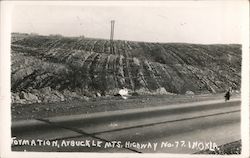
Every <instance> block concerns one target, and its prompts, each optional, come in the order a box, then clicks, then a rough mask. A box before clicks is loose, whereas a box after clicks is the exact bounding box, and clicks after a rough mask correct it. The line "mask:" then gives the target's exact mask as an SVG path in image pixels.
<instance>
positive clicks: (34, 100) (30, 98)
mask: <svg viewBox="0 0 250 158" xmlns="http://www.w3.org/2000/svg"><path fill="white" fill-rule="evenodd" d="M19 97H20V99H23V100H25V101H27V103H37V102H39V101H40V100H39V99H38V97H37V96H36V95H34V94H32V93H29V92H28V93H26V92H24V91H22V92H21V93H20V94H19Z"/></svg>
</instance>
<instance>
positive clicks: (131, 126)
mask: <svg viewBox="0 0 250 158" xmlns="http://www.w3.org/2000/svg"><path fill="white" fill-rule="evenodd" d="M240 133H241V132H240V100H239V99H234V100H231V101H229V102H224V101H223V100H213V101H204V102H195V103H186V104H178V105H167V106H163V107H151V108H144V109H130V110H122V111H113V112H101V113H95V114H87V115H74V116H63V117H54V118H37V119H36V120H29V121H18V122H13V123H12V137H13V138H12V139H13V141H12V145H13V146H12V150H14V151H24V150H25V151H47V152H50V151H67V152H72V151H77V152H122V153H123V152H125V153H127V152H133V153H135V152H136V153H156V152H158V153H196V152H199V151H200V150H204V149H209V150H213V149H215V148H216V147H217V146H219V145H222V144H225V143H229V142H233V141H236V140H239V139H240V138H241V137H240Z"/></svg>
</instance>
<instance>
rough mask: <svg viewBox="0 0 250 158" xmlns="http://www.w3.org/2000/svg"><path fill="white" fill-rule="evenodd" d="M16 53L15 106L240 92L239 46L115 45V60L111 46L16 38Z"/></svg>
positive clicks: (100, 42) (104, 42)
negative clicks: (124, 91)
mask: <svg viewBox="0 0 250 158" xmlns="http://www.w3.org/2000/svg"><path fill="white" fill-rule="evenodd" d="M11 50H12V53H11V55H12V57H11V60H12V67H11V71H12V74H11V82H12V84H11V85H12V87H11V88H12V92H13V97H12V101H13V102H20V100H23V103H27V102H25V100H29V99H27V98H30V100H34V101H35V102H50V101H51V102H53V101H64V100H67V99H72V98H83V97H84V96H88V97H93V96H96V95H98V96H100V95H102V96H105V95H114V94H116V93H117V91H118V89H120V88H122V87H126V88H128V89H129V90H130V91H131V92H137V93H139V94H145V93H146V94H148V93H150V94H185V93H191V94H192V93H195V94H198V93H218V92H224V91H225V90H226V89H228V87H232V88H233V89H234V90H240V82H241V45H238V44H230V45H222V44H220V45H200V44H186V43H146V42H132V41H114V53H113V54H111V53H110V42H109V41H108V40H103V39H90V38H80V37H71V38H69V37H61V36H39V35H25V36H21V35H20V34H16V33H15V34H12V44H11ZM83 99H86V97H85V98H83ZM37 100H39V101H37ZM21 102H22V101H21ZM30 102H32V101H30Z"/></svg>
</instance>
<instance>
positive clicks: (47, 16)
mask: <svg viewBox="0 0 250 158" xmlns="http://www.w3.org/2000/svg"><path fill="white" fill-rule="evenodd" d="M242 4H243V3H241V1H211V2H209V1H185V2H184V1H177V2H173V1H169V2H163V1H161V2H158V3H153V2H144V3H133V2H130V3H118V2H117V3H104V2H101V1H99V3H83V4H81V5H79V4H78V5H75V4H74V3H71V4H70V5H68V4H64V3H56V4H55V3H53V4H50V3H46V4H44V3H43V4H38V3H35V4H25V5H24V4H21V5H15V6H14V8H13V10H12V16H11V17H12V19H11V20H12V22H11V24H12V25H11V29H12V32H21V33H38V34H41V35H49V34H61V35H64V36H80V35H84V36H85V37H92V38H104V39H109V37H110V25H111V24H110V21H111V20H115V31H114V39H120V40H131V41H145V42H181V43H204V44H214V43H241V39H242V33H241V28H242V19H243V18H242V6H243V5H242Z"/></svg>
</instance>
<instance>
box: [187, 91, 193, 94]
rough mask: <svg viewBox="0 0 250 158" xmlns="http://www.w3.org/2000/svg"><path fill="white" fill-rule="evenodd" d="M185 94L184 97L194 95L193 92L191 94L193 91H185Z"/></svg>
mask: <svg viewBox="0 0 250 158" xmlns="http://www.w3.org/2000/svg"><path fill="white" fill-rule="evenodd" d="M185 94H186V95H194V92H193V91H186V93H185Z"/></svg>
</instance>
